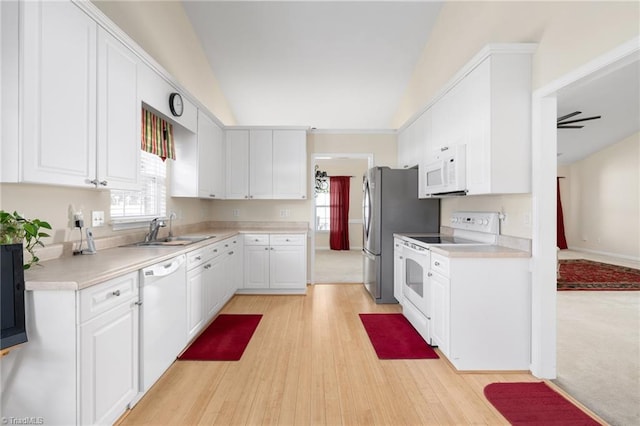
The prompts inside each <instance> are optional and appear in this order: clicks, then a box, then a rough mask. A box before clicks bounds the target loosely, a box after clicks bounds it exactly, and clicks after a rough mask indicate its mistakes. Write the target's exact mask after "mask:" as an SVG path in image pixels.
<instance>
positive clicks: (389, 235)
mask: <svg viewBox="0 0 640 426" xmlns="http://www.w3.org/2000/svg"><path fill="white" fill-rule="evenodd" d="M363 191H364V194H363V202H362V204H363V216H362V218H363V224H364V242H363V247H364V248H363V250H362V254H363V259H364V286H365V288H366V289H367V291H368V292H369V293H370V294H371V297H373V299H374V300H375V302H376V303H398V301H397V300H396V299H395V298H394V297H393V234H394V233H405V232H425V233H426V232H434V233H438V232H439V231H440V200H438V199H419V198H418V169H391V168H389V167H373V168H371V169H369V170H368V171H367V173H366V174H365V176H364V182H363Z"/></svg>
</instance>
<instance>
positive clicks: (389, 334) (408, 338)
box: [360, 314, 439, 359]
mask: <svg viewBox="0 0 640 426" xmlns="http://www.w3.org/2000/svg"><path fill="white" fill-rule="evenodd" d="M360 320H361V321H362V325H364V329H365V330H366V331H367V334H368V335H369V340H370V341H371V344H372V345H373V348H374V349H375V350H376V353H377V354H378V358H380V359H429V358H439V357H438V354H437V353H436V352H435V351H434V350H433V349H431V347H430V346H429V345H427V342H425V341H424V339H423V338H422V337H421V336H420V335H419V334H418V332H417V331H416V330H415V328H413V326H412V325H411V323H409V321H407V319H406V318H405V317H404V316H403V315H402V314H360Z"/></svg>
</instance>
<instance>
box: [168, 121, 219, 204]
mask: <svg viewBox="0 0 640 426" xmlns="http://www.w3.org/2000/svg"><path fill="white" fill-rule="evenodd" d="M197 127H198V129H197V130H198V133H197V134H193V133H191V132H187V131H182V132H180V137H177V138H175V143H176V160H175V161H173V162H172V163H171V165H172V172H171V195H172V196H174V197H193V198H207V199H213V198H216V199H219V198H224V135H223V131H222V129H221V128H220V127H219V126H218V125H217V124H216V123H215V122H214V121H213V120H212V119H211V118H210V117H209V116H207V115H206V114H205V113H204V112H202V111H200V110H198V126H197Z"/></svg>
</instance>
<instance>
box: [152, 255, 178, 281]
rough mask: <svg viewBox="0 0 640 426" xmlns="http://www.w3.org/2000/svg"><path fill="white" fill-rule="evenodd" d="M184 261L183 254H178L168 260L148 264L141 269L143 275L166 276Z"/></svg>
mask: <svg viewBox="0 0 640 426" xmlns="http://www.w3.org/2000/svg"><path fill="white" fill-rule="evenodd" d="M183 263H184V256H179V257H176V258H174V259H171V260H170V261H169V262H165V263H159V264H157V265H153V266H149V267H148V268H144V269H143V270H142V275H143V276H144V277H166V276H167V275H171V274H173V273H174V272H175V271H177V270H178V269H179V268H180V266H182V264H183Z"/></svg>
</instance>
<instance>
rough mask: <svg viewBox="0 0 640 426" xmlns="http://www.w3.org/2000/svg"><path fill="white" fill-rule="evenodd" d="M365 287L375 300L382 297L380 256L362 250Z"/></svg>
mask: <svg viewBox="0 0 640 426" xmlns="http://www.w3.org/2000/svg"><path fill="white" fill-rule="evenodd" d="M362 258H363V262H364V264H363V271H364V287H365V288H366V289H367V291H368V292H369V294H371V297H373V299H374V300H376V299H379V298H380V291H381V289H380V272H381V270H380V256H376V255H374V254H372V253H369V252H368V251H367V250H362Z"/></svg>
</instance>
